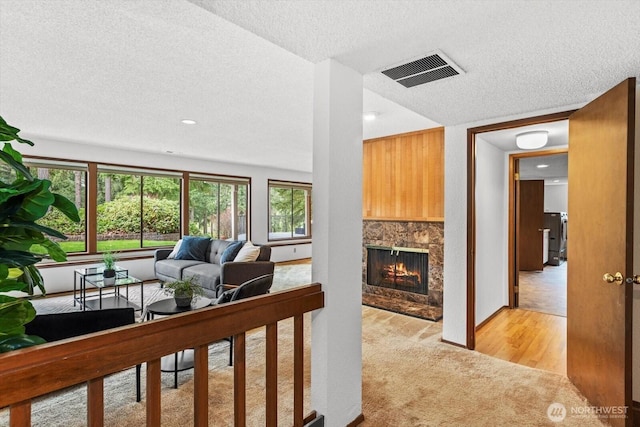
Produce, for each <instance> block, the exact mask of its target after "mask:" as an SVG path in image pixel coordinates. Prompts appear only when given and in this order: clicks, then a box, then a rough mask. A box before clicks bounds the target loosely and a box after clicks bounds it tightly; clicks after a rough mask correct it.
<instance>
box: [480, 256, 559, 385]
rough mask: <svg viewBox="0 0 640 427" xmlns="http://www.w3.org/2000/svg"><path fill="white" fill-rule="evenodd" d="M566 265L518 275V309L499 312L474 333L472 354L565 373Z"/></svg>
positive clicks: (548, 266)
mask: <svg viewBox="0 0 640 427" xmlns="http://www.w3.org/2000/svg"><path fill="white" fill-rule="evenodd" d="M566 315H567V263H566V262H564V263H562V264H561V265H559V266H550V265H547V266H545V267H544V271H522V272H520V307H519V308H517V309H514V310H510V309H508V308H506V307H505V308H504V309H502V310H501V311H500V312H499V313H498V314H497V315H495V316H494V317H493V318H492V319H491V320H489V321H488V322H487V323H486V324H485V325H483V326H482V327H481V328H480V329H478V330H477V331H476V351H478V352H480V353H483V354H486V355H489V356H493V357H497V358H499V359H503V360H508V361H510V362H514V363H518V364H520V365H525V366H529V367H532V368H538V369H544V370H546V371H551V372H555V373H558V374H561V375H566V374H567V318H566Z"/></svg>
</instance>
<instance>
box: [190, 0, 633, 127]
mask: <svg viewBox="0 0 640 427" xmlns="http://www.w3.org/2000/svg"><path fill="white" fill-rule="evenodd" d="M192 1H193V3H195V4H199V5H201V6H202V7H204V8H206V9H207V10H210V11H213V12H214V13H216V14H218V15H219V16H222V17H224V18H225V19H228V20H229V21H231V22H234V23H236V24H238V25H240V26H241V27H243V28H246V29H248V30H249V31H251V32H254V33H256V34H258V35H259V36H262V37H264V38H265V39H267V40H270V41H272V42H274V43H276V44H277V45H279V46H282V47H284V48H285V49H287V50H289V51H291V52H293V53H295V54H296V55H299V56H300V57H302V58H306V59H308V60H309V61H311V62H314V63H315V62H319V61H322V60H324V59H326V58H335V59H337V60H338V61H340V62H342V63H343V64H345V65H347V66H350V67H352V68H354V69H355V70H357V71H359V72H361V73H363V74H364V75H365V78H364V82H365V87H367V88H368V89H371V90H372V91H374V92H376V93H378V94H379V95H382V96H384V97H386V98H389V99H391V100H393V101H395V102H397V103H399V104H400V105H403V106H405V107H407V108H409V109H411V110H413V111H415V112H417V113H419V114H421V115H423V116H425V117H429V118H430V119H432V120H435V121H436V122H439V123H441V124H443V125H453V124H460V123H469V122H473V121H477V120H483V119H489V118H495V117H504V116H508V115H511V114H519V113H526V112H530V111H535V110H541V109H546V108H552V107H557V106H565V105H575V104H580V103H584V102H587V101H590V100H591V99H593V98H594V97H595V96H597V95H599V94H600V93H602V92H604V91H605V90H607V89H608V88H610V87H611V86H613V85H615V84H617V83H618V82H620V81H622V80H624V79H625V78H627V77H631V76H638V75H639V74H640V31H638V18H639V17H640V2H638V1H588V2H586V1H582V2H576V1H560V0H552V1H522V0H520V1H514V0H502V1H478V0H457V1H450V0H441V1H419V0H418V1H402V0H393V1H375V0H373V1H371V0H363V1H355V0H354V1H309V0H308V1H277V2H272V1H251V0H248V1H242V2H238V1H233V0H192ZM436 49H440V50H442V51H443V52H444V53H445V54H446V55H447V56H449V57H450V58H451V59H452V60H453V61H454V62H455V63H457V64H458V65H459V66H460V67H461V68H462V69H463V70H464V71H465V72H466V74H464V75H461V76H456V77H454V78H451V79H447V80H441V81H438V82H434V83H430V84H427V85H424V86H418V87H415V88H412V89H405V88H404V87H402V86H400V85H399V84H397V83H394V82H393V81H392V80H390V79H388V78H387V77H386V76H384V75H382V74H380V73H379V72H377V71H380V70H382V69H385V68H387V67H388V66H390V65H395V64H398V63H400V62H402V61H405V60H408V59H413V58H417V57H419V56H424V55H425V54H427V53H429V52H431V51H434V50H436Z"/></svg>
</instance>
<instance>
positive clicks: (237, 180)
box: [185, 173, 251, 240]
mask: <svg viewBox="0 0 640 427" xmlns="http://www.w3.org/2000/svg"><path fill="white" fill-rule="evenodd" d="M191 181H200V182H209V183H214V184H218V206H217V208H218V214H217V216H218V235H219V234H220V185H221V184H228V185H246V187H247V190H246V191H247V202H246V203H247V207H246V220H245V221H246V224H245V228H246V232H245V235H246V238H245V240H250V236H251V215H250V211H251V178H249V177H232V176H224V175H209V174H202V173H193V174H190V176H189V181H188V183H187V184H186V185H188V186H189V188H188V192H187V193H188V196H189V197H190V196H191V187H190V185H191ZM188 201H189V200H187V204H188ZM237 202H238V200H237V199H236V200H235V204H233V203H232V210H236V211H237V207H238V203H237ZM236 216H237V213H236ZM190 223H191V221H190V218H188V217H187V221H186V231H187V233H188V232H189V225H190ZM236 232H237V230H232V236H231V238H235V239H238V237H239V235H240V233H239V232H237V234H236ZM187 233H185V234H187ZM234 234H236V235H234ZM212 238H216V237H212Z"/></svg>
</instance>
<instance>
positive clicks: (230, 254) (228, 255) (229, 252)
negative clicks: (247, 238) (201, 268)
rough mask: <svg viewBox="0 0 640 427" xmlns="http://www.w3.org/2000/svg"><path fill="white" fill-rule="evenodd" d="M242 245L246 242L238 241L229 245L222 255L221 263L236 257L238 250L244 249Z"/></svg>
mask: <svg viewBox="0 0 640 427" xmlns="http://www.w3.org/2000/svg"><path fill="white" fill-rule="evenodd" d="M242 245H244V242H241V241H238V242H233V243H231V244H230V245H229V246H227V248H226V249H225V250H224V252H222V255H221V256H220V265H222V264H224V263H225V262H228V261H233V260H234V259H235V258H236V255H238V252H240V249H242Z"/></svg>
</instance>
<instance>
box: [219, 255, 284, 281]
mask: <svg viewBox="0 0 640 427" xmlns="http://www.w3.org/2000/svg"><path fill="white" fill-rule="evenodd" d="M274 267H275V263H274V262H273V261H249V262H225V263H224V264H222V268H221V269H220V283H225V284H230V285H241V284H243V283H244V282H246V281H247V280H251V279H255V278H256V277H260V276H264V275H265V274H273V269H274Z"/></svg>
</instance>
